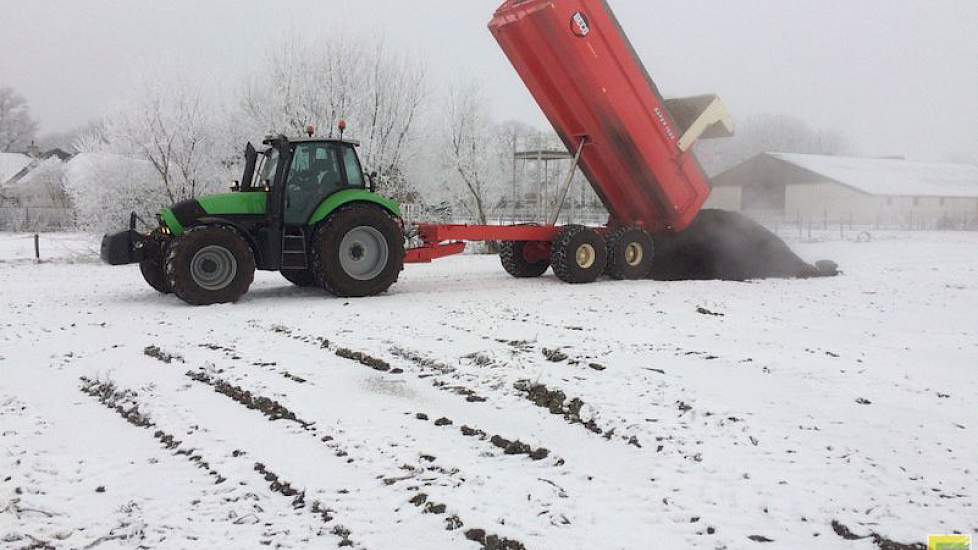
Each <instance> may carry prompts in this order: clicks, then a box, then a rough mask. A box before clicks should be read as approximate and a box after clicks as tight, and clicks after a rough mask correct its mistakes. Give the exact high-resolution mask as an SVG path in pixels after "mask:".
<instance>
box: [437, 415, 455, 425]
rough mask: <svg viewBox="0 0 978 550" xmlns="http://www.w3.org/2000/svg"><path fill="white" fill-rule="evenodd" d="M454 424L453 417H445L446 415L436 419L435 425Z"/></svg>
mask: <svg viewBox="0 0 978 550" xmlns="http://www.w3.org/2000/svg"><path fill="white" fill-rule="evenodd" d="M452 424H453V422H452V421H451V419H449V418H445V417H444V416H443V417H441V418H439V419H438V420H435V426H439V427H441V426H451V425H452Z"/></svg>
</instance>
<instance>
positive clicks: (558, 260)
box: [550, 225, 608, 284]
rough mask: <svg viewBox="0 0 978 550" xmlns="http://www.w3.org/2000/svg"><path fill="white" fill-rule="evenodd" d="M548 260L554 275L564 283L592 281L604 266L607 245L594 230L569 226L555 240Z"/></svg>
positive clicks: (601, 272)
mask: <svg viewBox="0 0 978 550" xmlns="http://www.w3.org/2000/svg"><path fill="white" fill-rule="evenodd" d="M550 263H551V265H552V266H553V268H554V274H555V275H557V278H559V279H560V280H561V281H564V282H565V283H571V284H584V283H593V282H594V281H597V280H598V278H599V277H601V275H602V274H603V273H604V270H605V267H606V266H607V263H608V248H607V244H606V243H605V240H604V238H603V237H602V236H601V235H599V234H598V233H597V232H596V231H594V230H593V229H588V228H587V227H583V226H580V225H568V226H567V227H564V228H563V229H561V230H560V234H559V235H557V238H556V239H554V243H553V252H552V254H551V257H550Z"/></svg>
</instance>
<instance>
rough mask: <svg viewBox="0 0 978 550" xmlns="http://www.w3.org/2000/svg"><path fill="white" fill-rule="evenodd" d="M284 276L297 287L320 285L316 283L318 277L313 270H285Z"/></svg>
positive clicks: (283, 271)
mask: <svg viewBox="0 0 978 550" xmlns="http://www.w3.org/2000/svg"><path fill="white" fill-rule="evenodd" d="M282 276H283V277H285V280H286V281H288V282H290V283H292V284H294V285H295V286H301V287H311V286H319V283H317V282H316V275H315V274H314V273H313V272H312V270H311V269H283V270H282Z"/></svg>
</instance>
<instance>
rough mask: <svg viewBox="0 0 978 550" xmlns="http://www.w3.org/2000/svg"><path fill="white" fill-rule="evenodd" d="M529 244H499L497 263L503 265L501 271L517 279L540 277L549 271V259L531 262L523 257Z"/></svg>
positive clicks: (507, 242)
mask: <svg viewBox="0 0 978 550" xmlns="http://www.w3.org/2000/svg"><path fill="white" fill-rule="evenodd" d="M529 244H531V243H528V242H523V241H506V242H503V243H500V246H499V261H500V262H502V264H503V269H505V270H506V273H509V274H510V275H512V276H513V277H516V278H517V279H531V278H534V277H540V276H541V275H543V274H544V273H546V272H547V270H548V269H550V259H549V258H545V259H543V260H540V261H536V262H531V261H528V260H527V259H526V256H524V254H523V253H524V251H525V250H526V247H527V245H529Z"/></svg>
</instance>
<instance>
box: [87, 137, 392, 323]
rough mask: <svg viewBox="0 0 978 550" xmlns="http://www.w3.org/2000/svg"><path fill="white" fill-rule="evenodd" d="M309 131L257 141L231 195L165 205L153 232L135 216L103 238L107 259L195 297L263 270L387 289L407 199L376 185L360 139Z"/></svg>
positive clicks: (349, 290)
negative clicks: (142, 229) (139, 227)
mask: <svg viewBox="0 0 978 550" xmlns="http://www.w3.org/2000/svg"><path fill="white" fill-rule="evenodd" d="M311 134H312V132H311V131H310V137H309V138H308V139H289V138H287V137H285V136H278V137H275V138H268V139H266V140H265V141H264V142H263V144H264V146H265V149H264V150H262V151H258V150H256V149H255V147H254V146H253V145H252V144H250V143H249V144H248V146H247V148H246V150H245V169H244V175H243V177H242V179H241V181H240V182H235V185H234V187H233V188H232V192H231V193H226V194H220V195H211V196H206V197H200V198H198V199H196V200H187V201H183V202H180V203H177V204H175V205H174V206H172V207H171V208H167V209H164V210H163V211H161V212H160V213H159V215H158V216H157V217H158V221H159V227H158V228H157V229H155V230H153V231H152V232H151V233H149V234H148V235H144V234H141V233H139V232H137V231H136V220H137V217H136V215H135V214H133V216H132V217H131V220H130V226H129V230H128V231H123V232H121V233H116V234H113V235H106V236H105V237H104V238H103V239H102V249H101V257H102V260H103V261H104V262H106V263H108V264H110V265H126V264H133V263H138V264H139V267H140V270H141V271H142V274H143V277H144V278H145V279H146V282H147V283H149V285H150V286H152V287H153V288H154V289H156V290H157V291H159V292H163V293H173V294H176V295H177V296H178V297H179V298H180V299H182V300H183V301H185V302H187V303H189V304H193V305H209V304H219V303H227V302H234V301H236V300H238V299H239V298H240V297H241V296H243V295H244V294H245V293H246V292H248V288H249V287H250V286H251V283H252V281H253V280H254V276H255V270H256V269H260V270H265V271H279V272H281V273H282V275H283V276H284V277H285V278H286V279H288V280H289V281H290V282H292V283H293V284H295V285H298V286H303V287H320V288H323V289H325V290H326V291H328V292H330V293H332V294H334V295H336V296H342V297H362V296H373V295H376V294H380V293H382V292H385V291H386V290H387V289H388V288H390V286H391V285H393V284H394V282H396V281H397V278H398V276H399V275H400V272H401V270H402V269H403V267H404V231H403V222H402V221H401V213H400V207H399V206H398V204H397V203H396V202H395V201H392V200H390V199H387V198H385V197H382V196H380V195H378V194H376V193H375V190H374V184H373V181H374V177H375V175H371V176H370V177H367V176H365V174H364V173H363V168H362V167H361V165H360V159H359V157H358V155H357V151H356V147H357V146H358V143H357V142H355V141H349V140H344V139H342V138H341V139H316V138H313V137H311Z"/></svg>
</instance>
